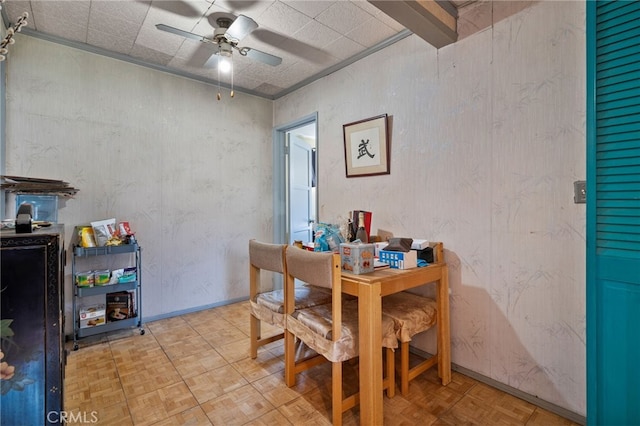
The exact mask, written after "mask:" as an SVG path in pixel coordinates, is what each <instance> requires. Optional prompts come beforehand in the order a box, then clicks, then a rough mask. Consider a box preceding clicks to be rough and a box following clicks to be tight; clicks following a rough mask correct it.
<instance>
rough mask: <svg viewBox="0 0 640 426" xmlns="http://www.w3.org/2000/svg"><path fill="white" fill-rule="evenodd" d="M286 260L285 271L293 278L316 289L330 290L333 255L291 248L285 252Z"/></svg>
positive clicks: (332, 282)
mask: <svg viewBox="0 0 640 426" xmlns="http://www.w3.org/2000/svg"><path fill="white" fill-rule="evenodd" d="M286 260H287V262H286V263H287V271H288V272H289V274H290V275H292V276H293V277H294V278H297V279H299V280H301V281H304V282H306V283H307V284H311V285H315V286H317V287H325V288H332V286H333V284H334V279H333V275H334V267H333V253H329V252H312V251H308V250H303V249H300V248H298V247H293V246H292V247H289V248H288V249H287V250H286ZM338 266H339V264H338ZM338 272H339V271H338ZM338 276H339V275H338Z"/></svg>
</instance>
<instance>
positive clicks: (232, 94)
mask: <svg viewBox="0 0 640 426" xmlns="http://www.w3.org/2000/svg"><path fill="white" fill-rule="evenodd" d="M229 62H230V63H231V94H230V96H231V97H232V98H233V97H234V96H235V92H234V91H233V56H230V57H229Z"/></svg>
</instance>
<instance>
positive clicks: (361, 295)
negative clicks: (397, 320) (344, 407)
mask: <svg viewBox="0 0 640 426" xmlns="http://www.w3.org/2000/svg"><path fill="white" fill-rule="evenodd" d="M358 323H359V332H358V334H359V339H360V424H361V425H367V426H371V425H382V423H383V414H382V298H381V296H380V283H379V282H377V283H369V284H364V283H360V284H359V285H358Z"/></svg>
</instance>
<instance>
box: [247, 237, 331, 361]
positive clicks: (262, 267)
mask: <svg viewBox="0 0 640 426" xmlns="http://www.w3.org/2000/svg"><path fill="white" fill-rule="evenodd" d="M286 248H287V245H286V244H269V243H263V242H259V241H256V240H251V241H249V287H250V289H249V296H250V298H249V304H250V311H251V316H250V322H251V331H250V333H251V349H250V351H251V358H253V359H255V358H256V357H257V356H258V348H259V347H260V346H264V345H266V344H268V343H271V342H274V341H277V340H279V339H282V338H283V337H284V332H282V333H279V334H276V335H273V336H268V337H262V330H261V323H262V322H263V321H264V322H265V323H267V324H270V325H272V326H275V327H278V328H281V329H283V330H284V328H285V327H286V318H285V291H284V290H282V289H270V290H266V291H265V290H264V289H261V284H262V282H261V278H262V277H261V271H268V272H271V273H278V274H282V276H283V277H284V276H285V274H286V271H287V266H286V263H285V250H286ZM292 300H293V304H294V306H295V307H297V308H306V307H310V306H315V305H317V304H323V303H331V293H330V292H327V291H326V289H320V288H315V287H312V286H308V285H302V286H298V287H296V288H295V289H293V290H292Z"/></svg>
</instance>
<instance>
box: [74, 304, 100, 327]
mask: <svg viewBox="0 0 640 426" xmlns="http://www.w3.org/2000/svg"><path fill="white" fill-rule="evenodd" d="M105 314H106V310H105V308H104V305H93V306H87V307H86V308H81V309H80V328H88V327H95V326H98V325H103V324H104V323H105Z"/></svg>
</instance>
